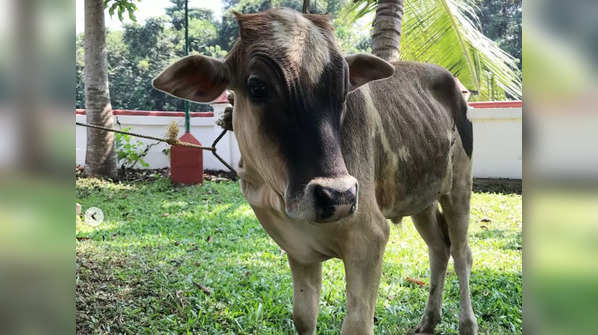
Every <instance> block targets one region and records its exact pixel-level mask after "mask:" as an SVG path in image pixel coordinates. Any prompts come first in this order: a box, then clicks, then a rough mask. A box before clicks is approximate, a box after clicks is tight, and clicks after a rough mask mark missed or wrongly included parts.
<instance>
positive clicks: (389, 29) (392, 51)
mask: <svg viewBox="0 0 598 335" xmlns="http://www.w3.org/2000/svg"><path fill="white" fill-rule="evenodd" d="M402 21H403V0H379V1H378V5H377V6H376V17H375V18H374V23H373V26H374V31H373V33H372V53H373V54H374V55H376V56H378V57H380V58H382V59H385V60H387V61H396V60H399V48H400V46H401V23H402Z"/></svg>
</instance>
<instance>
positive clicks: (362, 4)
mask: <svg viewBox="0 0 598 335" xmlns="http://www.w3.org/2000/svg"><path fill="white" fill-rule="evenodd" d="M376 4H377V2H376V0H357V1H356V2H353V3H351V4H350V5H349V6H347V7H346V8H345V9H344V10H343V11H344V12H343V17H344V18H346V19H347V20H353V21H354V20H357V19H359V18H361V17H364V16H365V15H366V14H369V13H372V12H374V11H375V9H376ZM403 10H404V12H403V22H402V38H401V50H400V51H401V59H403V60H413V61H419V62H426V63H433V64H437V65H440V66H442V67H444V68H446V69H448V70H449V71H450V72H451V73H452V74H453V75H455V76H456V77H458V78H459V80H460V81H461V82H462V83H463V84H464V85H465V86H466V87H467V88H469V89H470V90H477V91H478V92H480V96H478V97H477V98H478V99H492V98H495V97H497V93H496V91H500V93H499V94H498V96H499V97H503V98H504V97H505V95H504V94H505V93H507V94H509V95H510V96H511V97H513V98H516V99H520V98H521V96H522V93H521V92H522V83H521V72H520V71H519V69H518V67H517V60H516V59H515V58H514V57H512V56H511V55H509V54H508V53H507V52H505V51H504V50H502V49H501V48H500V47H499V46H498V45H497V44H496V43H495V42H494V41H492V40H490V39H489V38H488V37H486V36H484V34H483V33H482V32H481V29H480V24H479V19H478V16H477V12H476V10H477V7H476V3H475V0H405V2H404V7H403ZM486 73H490V74H491V76H487V75H486Z"/></svg>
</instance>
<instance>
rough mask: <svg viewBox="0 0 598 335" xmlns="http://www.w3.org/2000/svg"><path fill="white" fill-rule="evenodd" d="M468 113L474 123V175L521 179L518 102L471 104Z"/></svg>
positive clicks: (520, 108)
mask: <svg viewBox="0 0 598 335" xmlns="http://www.w3.org/2000/svg"><path fill="white" fill-rule="evenodd" d="M472 105H473V104H472ZM497 105H498V104H497ZM467 115H468V117H469V119H470V120H471V121H472V123H473V176H474V177H477V178H510V179H522V172H521V171H522V107H521V105H520V104H519V106H518V107H492V103H488V107H486V106H484V107H482V108H474V107H470V109H469V111H468V112H467Z"/></svg>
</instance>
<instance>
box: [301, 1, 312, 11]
mask: <svg viewBox="0 0 598 335" xmlns="http://www.w3.org/2000/svg"><path fill="white" fill-rule="evenodd" d="M310 2H311V0H303V13H306V14H309V3H310Z"/></svg>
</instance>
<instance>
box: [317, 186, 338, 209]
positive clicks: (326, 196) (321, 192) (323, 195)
mask: <svg viewBox="0 0 598 335" xmlns="http://www.w3.org/2000/svg"><path fill="white" fill-rule="evenodd" d="M314 194H315V196H316V199H317V201H318V202H320V203H322V204H325V205H330V204H331V203H332V202H333V201H334V194H333V192H332V190H330V189H329V188H327V187H323V186H320V185H318V186H316V187H315V189H314Z"/></svg>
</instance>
